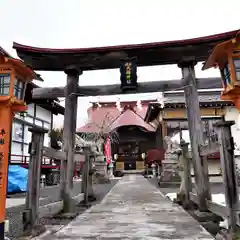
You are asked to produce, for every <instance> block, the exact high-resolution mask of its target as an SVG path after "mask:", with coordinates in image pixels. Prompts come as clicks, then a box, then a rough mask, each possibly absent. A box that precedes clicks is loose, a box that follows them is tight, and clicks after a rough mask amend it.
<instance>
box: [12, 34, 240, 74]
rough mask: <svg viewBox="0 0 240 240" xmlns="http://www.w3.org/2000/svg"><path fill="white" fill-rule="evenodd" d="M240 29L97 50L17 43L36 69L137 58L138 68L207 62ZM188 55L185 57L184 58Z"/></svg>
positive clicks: (105, 65) (96, 66)
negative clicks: (217, 46)
mask: <svg viewBox="0 0 240 240" xmlns="http://www.w3.org/2000/svg"><path fill="white" fill-rule="evenodd" d="M237 32H238V30H235V31H230V32H225V33H220V34H215V35H210V36H205V37H198V38H192V39H185V40H174V41H165V42H153V43H143V44H131V45H119V46H108V47H95V48H71V49H52V48H39V47H31V46H27V45H22V44H19V43H16V42H14V43H13V48H14V49H16V51H17V54H18V56H19V57H20V58H21V59H22V60H24V62H25V63H26V64H27V65H29V66H31V67H32V68H33V69H34V70H45V71H63V70H64V69H65V68H66V67H67V66H69V65H76V66H77V67H79V68H80V69H81V70H83V71H84V70H100V69H112V68H119V66H120V60H121V59H123V58H128V57H136V58H137V65H138V66H153V65H166V64H177V63H179V62H181V61H183V60H186V59H192V58H194V60H196V61H198V62H199V61H205V60H206V59H207V58H208V56H209V54H210V52H211V51H212V50H213V48H214V47H215V46H216V45H217V44H218V43H220V42H222V41H226V40H229V39H231V38H233V37H234V36H235V35H236V34H237ZM183 53H184V55H183Z"/></svg>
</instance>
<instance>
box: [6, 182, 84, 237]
mask: <svg viewBox="0 0 240 240" xmlns="http://www.w3.org/2000/svg"><path fill="white" fill-rule="evenodd" d="M80 192H81V182H75V183H74V185H73V195H74V196H76V195H78V194H79V193H80ZM59 193H60V190H59V186H52V187H46V188H42V189H41V191H40V196H41V198H45V199H42V200H40V205H41V206H43V205H46V204H49V203H52V202H56V201H58V200H60V196H59ZM24 196H26V194H25V193H18V194H14V195H9V198H18V197H19V198H22V197H24ZM24 208H25V205H19V206H15V207H11V208H7V212H6V217H7V219H8V220H9V233H8V234H7V236H8V237H10V239H15V237H18V236H19V235H20V234H22V230H23V225H22V213H23V211H24Z"/></svg>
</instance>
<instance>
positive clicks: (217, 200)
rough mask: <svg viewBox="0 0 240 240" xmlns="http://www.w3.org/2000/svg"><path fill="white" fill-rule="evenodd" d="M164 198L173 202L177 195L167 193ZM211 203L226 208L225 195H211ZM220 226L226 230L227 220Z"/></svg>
mask: <svg viewBox="0 0 240 240" xmlns="http://www.w3.org/2000/svg"><path fill="white" fill-rule="evenodd" d="M166 196H167V197H168V198H169V199H171V200H172V201H173V200H174V199H175V198H176V197H177V193H167V194H166ZM212 201H213V202H215V203H217V204H219V205H222V206H226V202H225V195H224V194H222V193H219V194H212ZM220 226H221V227H224V228H228V223H227V220H224V221H222V222H221V223H220Z"/></svg>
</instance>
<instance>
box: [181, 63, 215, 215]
mask: <svg viewBox="0 0 240 240" xmlns="http://www.w3.org/2000/svg"><path fill="white" fill-rule="evenodd" d="M195 65H196V62H195V61H194V60H187V61H182V62H181V63H179V64H178V66H179V67H180V68H181V69H182V78H183V80H182V81H183V87H184V94H185V101H186V110H187V117H188V126H189V134H190V140H191V148H192V163H193V168H194V174H195V181H196V193H197V196H198V206H199V209H200V210H201V211H207V204H206V200H207V199H211V194H210V187H209V177H208V163H207V159H206V157H202V156H200V152H199V148H200V147H201V146H202V145H203V131H202V123H201V114H200V108H199V99H198V91H197V82H196V76H195V71H194V66H195Z"/></svg>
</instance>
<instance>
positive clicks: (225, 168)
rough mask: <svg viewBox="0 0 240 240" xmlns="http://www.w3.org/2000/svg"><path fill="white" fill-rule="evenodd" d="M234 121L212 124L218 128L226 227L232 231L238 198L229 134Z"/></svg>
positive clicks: (232, 148)
mask: <svg viewBox="0 0 240 240" xmlns="http://www.w3.org/2000/svg"><path fill="white" fill-rule="evenodd" d="M234 124H235V122H234V121H224V120H223V121H221V122H218V123H216V124H214V125H215V126H216V127H217V128H218V133H219V134H218V140H219V143H220V159H221V167H222V175H223V183H224V189H225V199H226V206H227V210H228V212H229V219H228V227H229V230H230V231H231V232H232V233H234V232H236V230H237V222H238V221H239V216H238V212H239V206H238V203H239V199H238V184H237V174H236V164H235V160H234V141H233V137H232V134H231V126H232V125H234Z"/></svg>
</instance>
